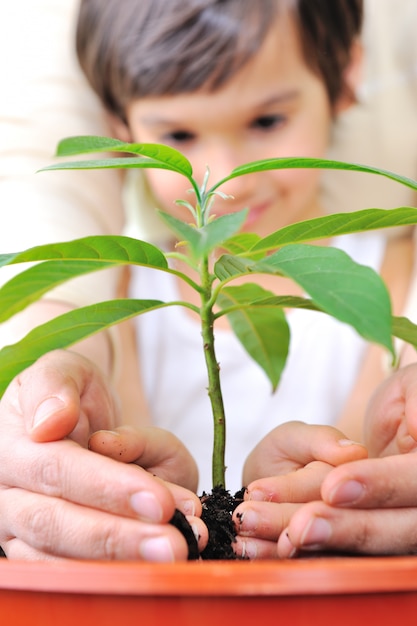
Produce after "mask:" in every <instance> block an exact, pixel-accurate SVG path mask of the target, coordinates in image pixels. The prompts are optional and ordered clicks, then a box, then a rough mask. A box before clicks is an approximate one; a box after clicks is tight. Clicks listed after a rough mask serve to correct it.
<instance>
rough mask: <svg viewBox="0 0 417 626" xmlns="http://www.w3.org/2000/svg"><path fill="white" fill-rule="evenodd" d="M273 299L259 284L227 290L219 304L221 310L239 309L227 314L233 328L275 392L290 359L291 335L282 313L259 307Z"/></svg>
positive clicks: (226, 288) (273, 309)
mask: <svg viewBox="0 0 417 626" xmlns="http://www.w3.org/2000/svg"><path fill="white" fill-rule="evenodd" d="M272 296H273V294H272V293H271V292H270V291H266V290H265V289H263V288H262V287H260V286H259V285H257V284H245V285H239V286H237V287H224V288H223V289H222V291H221V292H220V294H219V296H218V300H217V302H218V304H219V306H220V307H221V309H227V308H230V307H237V309H236V310H233V311H231V312H229V313H228V314H227V317H228V319H229V321H230V324H231V327H232V329H233V331H234V333H235V334H236V336H237V338H238V339H239V341H240V342H241V344H242V345H243V347H244V348H245V350H246V351H247V352H248V354H249V355H250V356H251V357H252V359H254V361H256V363H258V365H260V367H262V369H263V370H264V372H265V373H266V375H267V376H268V378H269V380H270V381H271V384H272V387H273V389H276V387H277V386H278V383H279V380H280V377H281V373H282V370H283V369H284V366H285V362H286V359H287V355H288V347H289V341H290V331H289V327H288V323H287V320H286V318H285V314H284V312H283V311H282V309H280V308H278V307H276V306H271V305H270V304H269V305H267V306H263V305H260V304H257V303H256V300H260V299H266V298H268V297H272ZM252 304H253V307H252V306H251V305H252ZM242 305H243V306H242Z"/></svg>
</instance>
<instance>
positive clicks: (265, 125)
mask: <svg viewBox="0 0 417 626" xmlns="http://www.w3.org/2000/svg"><path fill="white" fill-rule="evenodd" d="M284 122H285V118H284V116H283V115H260V116H259V117H257V118H256V119H255V120H254V121H253V122H252V124H251V126H252V128H255V129H256V128H257V129H259V130H270V129H272V128H276V127H277V126H281V125H282V124H283V123H284Z"/></svg>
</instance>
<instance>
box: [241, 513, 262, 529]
mask: <svg viewBox="0 0 417 626" xmlns="http://www.w3.org/2000/svg"><path fill="white" fill-rule="evenodd" d="M258 526H259V515H258V513H256V511H253V510H252V509H246V510H245V511H244V512H243V513H242V514H241V515H240V516H239V531H246V532H248V531H252V532H253V531H255V530H256V529H257V528H258Z"/></svg>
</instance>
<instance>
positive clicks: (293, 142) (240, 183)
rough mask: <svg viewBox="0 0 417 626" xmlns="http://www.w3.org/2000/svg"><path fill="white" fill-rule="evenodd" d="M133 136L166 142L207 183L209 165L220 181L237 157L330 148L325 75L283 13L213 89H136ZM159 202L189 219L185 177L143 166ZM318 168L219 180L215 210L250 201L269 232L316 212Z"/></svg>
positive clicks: (250, 225) (262, 229)
mask: <svg viewBox="0 0 417 626" xmlns="http://www.w3.org/2000/svg"><path fill="white" fill-rule="evenodd" d="M127 116H128V123H129V128H130V132H131V135H132V140H133V141H138V142H151V143H163V144H168V145H170V146H172V147H174V148H177V149H178V150H180V151H181V152H183V153H184V154H185V156H186V157H187V158H188V159H189V160H190V161H191V163H192V166H193V169H194V176H195V178H196V180H197V181H198V182H200V183H201V181H202V180H203V176H204V173H205V170H206V167H207V166H209V168H210V180H209V182H211V183H214V182H216V181H218V180H220V179H221V178H223V177H225V176H226V175H228V174H229V173H230V172H231V170H232V169H233V168H235V167H237V166H238V165H241V164H243V163H247V162H249V161H255V160H258V159H266V158H271V157H287V156H308V157H322V156H324V154H325V151H326V148H327V145H328V141H329V132H330V127H331V122H332V111H331V107H330V103H329V100H328V96H327V92H326V88H325V85H324V83H323V81H322V80H321V79H320V78H319V77H317V76H316V75H315V74H313V73H312V72H311V70H310V69H309V68H308V67H307V66H306V63H305V61H304V59H303V56H302V52H301V49H300V45H299V42H298V37H297V34H296V31H295V27H294V25H293V24H292V22H291V21H290V19H289V18H286V17H280V18H279V20H278V21H277V24H276V25H274V27H273V28H272V29H271V31H270V33H269V35H268V37H267V38H266V40H265V42H264V44H263V47H262V48H261V50H260V51H259V53H258V54H257V55H256V56H255V57H254V58H253V59H252V60H251V61H250V62H249V63H248V64H247V65H245V66H244V67H243V69H242V70H240V72H239V73H237V74H236V75H235V76H234V77H233V78H232V79H231V80H230V81H229V82H228V83H227V84H226V85H225V86H224V87H222V88H221V89H219V90H218V91H216V92H214V93H213V92H211V93H209V92H207V91H203V90H200V91H198V92H193V93H191V94H179V95H174V96H163V97H148V98H140V99H137V100H135V101H133V102H132V103H131V105H130V106H129V108H128V111H127ZM147 176H148V177H149V181H150V184H151V186H152V189H153V191H154V194H155V196H156V198H157V200H158V202H159V208H163V209H164V210H165V211H168V212H170V213H171V214H174V215H176V216H177V217H180V218H182V219H184V220H187V221H189V219H190V215H189V213H188V211H187V210H186V209H185V208H184V207H179V206H177V205H175V204H174V201H175V200H176V199H179V198H185V199H187V198H188V197H189V195H187V189H188V188H189V184H187V181H186V180H185V179H183V178H182V177H181V176H179V175H177V174H173V173H171V172H164V171H163V170H149V171H148V172H147ZM318 176H319V173H318V171H315V170H282V171H270V172H260V173H255V174H250V175H246V176H244V177H239V178H236V179H234V180H233V181H230V182H229V183H227V184H226V185H225V186H224V187H223V188H222V190H223V191H224V192H225V193H227V194H230V195H232V196H233V199H228V200H222V199H220V198H218V199H216V201H215V205H214V208H213V213H214V214H216V215H221V214H224V213H230V212H234V211H238V210H240V209H243V208H245V207H248V208H249V216H248V221H247V224H246V227H245V228H246V229H247V230H249V231H251V232H257V233H258V234H259V235H261V236H264V235H266V234H268V233H269V232H271V231H272V230H276V229H277V228H280V227H282V226H284V225H286V224H289V223H292V222H295V221H299V220H301V219H306V218H310V217H314V216H316V215H318V214H319V213H320V208H319V205H318V200H317V196H318Z"/></svg>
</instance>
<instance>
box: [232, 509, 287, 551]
mask: <svg viewBox="0 0 417 626" xmlns="http://www.w3.org/2000/svg"><path fill="white" fill-rule="evenodd" d="M298 508H299V505H297V504H276V503H274V502H244V503H243V504H240V505H239V506H238V507H237V508H236V509H235V511H234V513H233V521H234V523H235V526H236V530H237V533H238V535H239V536H241V537H256V538H257V539H264V540H268V541H275V542H276V541H278V538H279V536H280V535H281V533H282V531H283V529H284V528H285V527H286V526H287V525H288V523H289V521H290V519H291V517H292V516H293V514H294V513H295V511H296V510H297V509H298Z"/></svg>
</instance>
